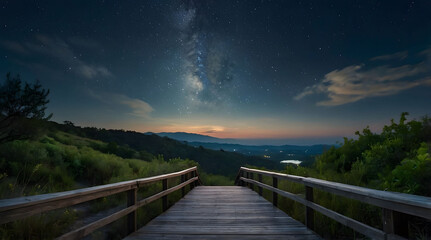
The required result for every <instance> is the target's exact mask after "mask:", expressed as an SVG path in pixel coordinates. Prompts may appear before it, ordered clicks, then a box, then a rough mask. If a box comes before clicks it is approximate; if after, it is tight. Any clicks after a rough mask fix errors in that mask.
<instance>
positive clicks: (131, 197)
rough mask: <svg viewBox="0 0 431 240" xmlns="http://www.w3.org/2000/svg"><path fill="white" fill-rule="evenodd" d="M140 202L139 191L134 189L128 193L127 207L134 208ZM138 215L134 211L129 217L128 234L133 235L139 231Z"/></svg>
mask: <svg viewBox="0 0 431 240" xmlns="http://www.w3.org/2000/svg"><path fill="white" fill-rule="evenodd" d="M137 200H138V189H137V188H135V189H132V190H129V191H128V192H127V207H131V206H134V205H135V204H136V203H137ZM136 218H137V213H136V211H133V212H131V213H129V214H128V215H127V233H128V234H131V233H132V232H134V231H136V229H137V221H136Z"/></svg>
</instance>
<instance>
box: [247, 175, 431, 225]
mask: <svg viewBox="0 0 431 240" xmlns="http://www.w3.org/2000/svg"><path fill="white" fill-rule="evenodd" d="M240 171H241V172H253V173H257V174H262V175H265V176H270V177H276V178H278V179H285V180H289V181H293V182H297V183H301V184H304V185H306V186H309V187H313V188H318V189H321V190H323V191H326V192H330V193H333V194H337V195H340V196H343V197H347V198H351V199H355V200H359V201H361V202H365V203H368V204H371V205H375V206H378V207H382V208H386V209H390V210H394V211H398V212H402V213H406V214H410V215H414V216H418V217H422V218H426V219H430V220H431V197H424V196H418V195H412V194H405V193H397V192H389V191H381V190H375V189H369V188H364V187H358V186H353V185H348V184H343V183H337V182H330V181H325V180H320V179H315V178H308V177H301V176H295V175H288V174H282V173H275V172H269V171H264V170H258V169H250V168H245V167H241V168H240ZM239 180H241V178H240V179H239Z"/></svg>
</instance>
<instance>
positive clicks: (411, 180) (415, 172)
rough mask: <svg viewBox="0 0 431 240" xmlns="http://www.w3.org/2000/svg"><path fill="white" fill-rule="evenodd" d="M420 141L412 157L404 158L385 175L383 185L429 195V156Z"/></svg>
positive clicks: (430, 189) (394, 189) (427, 149)
mask: <svg viewBox="0 0 431 240" xmlns="http://www.w3.org/2000/svg"><path fill="white" fill-rule="evenodd" d="M429 151H430V149H429V146H428V145H427V144H425V143H422V144H421V146H420V147H419V149H417V151H416V155H415V156H414V157H412V158H405V159H404V160H402V162H401V164H400V165H398V166H396V167H395V169H393V170H392V172H391V173H390V174H389V175H388V176H387V177H386V181H385V183H384V187H386V188H388V189H390V190H392V191H401V192H405V193H415V194H420V195H428V196H431V185H430V184H429V183H430V182H431V156H430V154H429Z"/></svg>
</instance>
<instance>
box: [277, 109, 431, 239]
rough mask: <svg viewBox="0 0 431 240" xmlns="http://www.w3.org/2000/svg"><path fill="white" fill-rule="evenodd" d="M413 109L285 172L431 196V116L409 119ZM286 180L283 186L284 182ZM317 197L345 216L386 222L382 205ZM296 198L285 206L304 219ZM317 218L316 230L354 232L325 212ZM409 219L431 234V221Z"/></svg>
mask: <svg viewBox="0 0 431 240" xmlns="http://www.w3.org/2000/svg"><path fill="white" fill-rule="evenodd" d="M407 115H408V114H407V113H402V114H401V117H400V120H399V122H398V123H396V122H394V120H391V123H390V124H389V125H387V126H384V127H383V130H382V132H381V133H380V134H377V133H372V132H371V131H370V129H369V128H368V127H367V128H365V129H364V130H362V132H359V131H358V132H356V135H357V138H356V139H348V138H344V143H343V144H342V145H341V147H339V148H335V147H333V148H331V149H329V150H328V151H326V152H325V153H323V154H322V155H320V156H318V157H316V161H315V164H314V166H313V167H312V168H304V167H298V168H294V167H287V168H286V170H285V172H286V173H288V174H293V175H300V176H307V177H308V176H309V177H314V178H319V179H325V180H330V181H334V182H342V183H346V184H352V185H357V186H364V187H368V188H376V189H381V190H390V191H395V192H404V193H409V194H417V195H424V196H431V185H430V184H429V183H430V182H431V156H430V144H431V142H430V141H431V135H430V134H431V130H430V129H431V124H430V123H431V120H430V119H429V118H428V117H424V118H422V120H421V121H417V120H411V121H407V118H406V117H407ZM279 184H280V183H279ZM280 185H281V186H283V183H281V184H280ZM289 191H291V192H293V193H297V194H298V193H303V187H302V189H301V188H299V189H298V188H292V187H291V188H290V189H289ZM301 191H302V192H301ZM314 199H315V201H316V202H317V203H319V204H320V205H322V206H324V207H327V208H329V209H332V210H334V211H336V212H339V213H341V214H343V215H345V216H348V217H351V218H353V219H356V220H358V221H361V222H364V223H366V224H368V225H370V226H374V227H380V224H381V210H380V209H379V208H376V207H374V206H371V205H368V204H364V203H360V202H357V201H355V200H351V199H346V198H342V197H337V196H336V195H333V194H329V193H325V192H322V191H318V190H316V191H315V192H314ZM292 204H294V203H293V202H291V201H282V202H281V208H283V209H284V210H285V211H287V212H288V213H289V214H291V216H292V217H294V218H296V219H298V220H300V221H303V219H304V216H303V212H301V211H299V212H297V211H296V210H292V207H291V206H292ZM294 208H296V205H295V207H294ZM315 221H316V226H317V229H316V231H317V232H318V233H319V234H321V235H322V236H325V237H327V238H333V239H338V238H347V239H348V238H353V237H354V235H352V234H353V232H352V230H349V229H348V228H346V227H343V226H341V225H340V224H338V223H336V222H335V221H332V220H329V219H328V218H327V217H324V216H323V215H321V214H317V215H316V219H315ZM409 221H410V224H409V227H410V232H411V235H412V236H414V235H417V234H419V235H420V236H429V235H430V231H429V230H427V231H424V229H425V228H424V227H423V226H428V227H429V223H426V222H424V220H420V219H419V220H418V219H414V218H412V219H409ZM418 226H422V227H418ZM418 229H420V231H418Z"/></svg>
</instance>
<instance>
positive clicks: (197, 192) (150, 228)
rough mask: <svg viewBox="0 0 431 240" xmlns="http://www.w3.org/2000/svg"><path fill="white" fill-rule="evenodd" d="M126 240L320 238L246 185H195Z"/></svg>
mask: <svg viewBox="0 0 431 240" xmlns="http://www.w3.org/2000/svg"><path fill="white" fill-rule="evenodd" d="M125 239H127V240H137V239H320V238H319V237H318V236H317V235H316V234H315V233H313V232H312V231H310V230H309V229H307V228H306V227H305V226H304V225H303V224H302V223H300V222H298V221H296V220H294V219H293V218H291V217H289V216H288V215H287V214H285V213H284V212H282V211H281V210H279V209H278V208H276V207H274V206H273V205H272V204H271V203H270V202H268V201H267V200H265V199H264V198H262V197H260V196H259V195H258V194H257V193H255V192H253V191H251V190H250V189H248V188H245V187H237V186H232V187H226V186H220V187H210V186H198V187H196V188H194V189H193V190H192V191H191V192H190V193H188V194H187V195H186V196H185V197H184V198H183V199H181V200H180V201H178V202H177V203H176V204H175V205H174V206H172V207H171V208H170V209H169V210H168V211H166V212H164V213H163V214H161V215H160V216H158V217H156V218H155V219H153V220H152V221H151V222H149V223H148V224H147V225H146V226H144V227H142V228H141V229H139V230H138V231H137V232H135V233H133V234H131V235H129V236H128V237H126V238H125Z"/></svg>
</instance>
